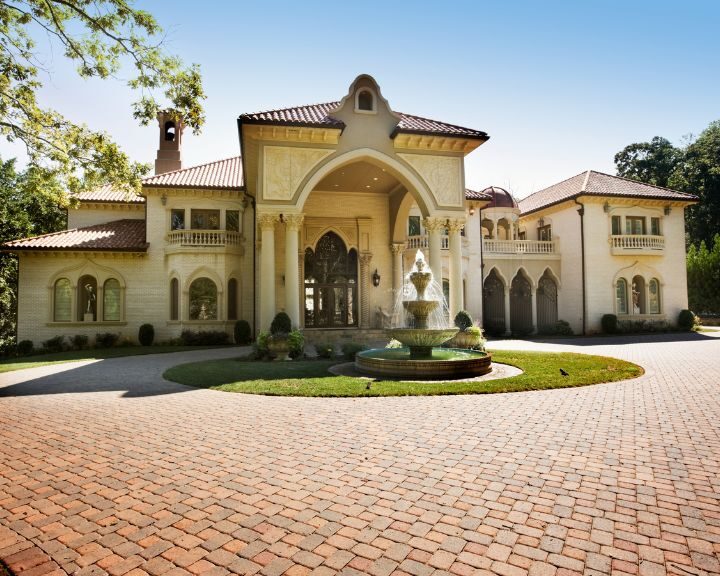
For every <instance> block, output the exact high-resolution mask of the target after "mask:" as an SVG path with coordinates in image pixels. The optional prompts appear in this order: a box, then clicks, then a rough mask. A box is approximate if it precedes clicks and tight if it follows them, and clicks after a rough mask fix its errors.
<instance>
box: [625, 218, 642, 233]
mask: <svg viewBox="0 0 720 576" xmlns="http://www.w3.org/2000/svg"><path fill="white" fill-rule="evenodd" d="M645 233H646V232H645V218H643V217H642V216H627V217H626V218H625V234H631V235H644V234H645Z"/></svg>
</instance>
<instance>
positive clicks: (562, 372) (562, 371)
mask: <svg viewBox="0 0 720 576" xmlns="http://www.w3.org/2000/svg"><path fill="white" fill-rule="evenodd" d="M560 374H562V375H563V376H570V374H568V373H567V372H565V370H563V369H562V368H560Z"/></svg>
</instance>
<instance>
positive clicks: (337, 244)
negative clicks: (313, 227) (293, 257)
mask: <svg viewBox="0 0 720 576" xmlns="http://www.w3.org/2000/svg"><path fill="white" fill-rule="evenodd" d="M357 296H358V258H357V251H356V250H355V249H350V250H348V249H347V247H346V246H345V243H344V242H343V240H342V238H340V236H338V235H337V234H335V233H334V232H328V233H327V234H325V235H323V236H322V237H321V238H320V240H318V242H317V245H316V246H315V250H313V249H311V248H308V249H307V250H305V298H304V301H305V327H306V328H342V327H345V326H357V324H358V305H357V302H358V298H357Z"/></svg>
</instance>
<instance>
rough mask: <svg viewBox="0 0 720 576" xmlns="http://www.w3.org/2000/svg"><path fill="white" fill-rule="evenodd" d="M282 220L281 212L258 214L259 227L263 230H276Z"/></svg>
mask: <svg viewBox="0 0 720 576" xmlns="http://www.w3.org/2000/svg"><path fill="white" fill-rule="evenodd" d="M278 222H280V215H279V214H271V213H267V212H265V213H262V214H258V215H257V223H258V227H259V228H260V230H262V231H266V230H275V226H276V225H277V223H278Z"/></svg>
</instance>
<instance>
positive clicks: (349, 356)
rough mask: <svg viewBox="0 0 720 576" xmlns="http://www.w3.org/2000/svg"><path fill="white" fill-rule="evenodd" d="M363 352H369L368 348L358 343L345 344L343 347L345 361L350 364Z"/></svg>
mask: <svg viewBox="0 0 720 576" xmlns="http://www.w3.org/2000/svg"><path fill="white" fill-rule="evenodd" d="M363 350H367V346H365V345H364V344H358V343H357V342H345V344H343V345H342V353H343V356H345V360H347V361H348V362H353V361H354V360H355V355H356V354H357V353H358V352H362V351H363Z"/></svg>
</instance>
